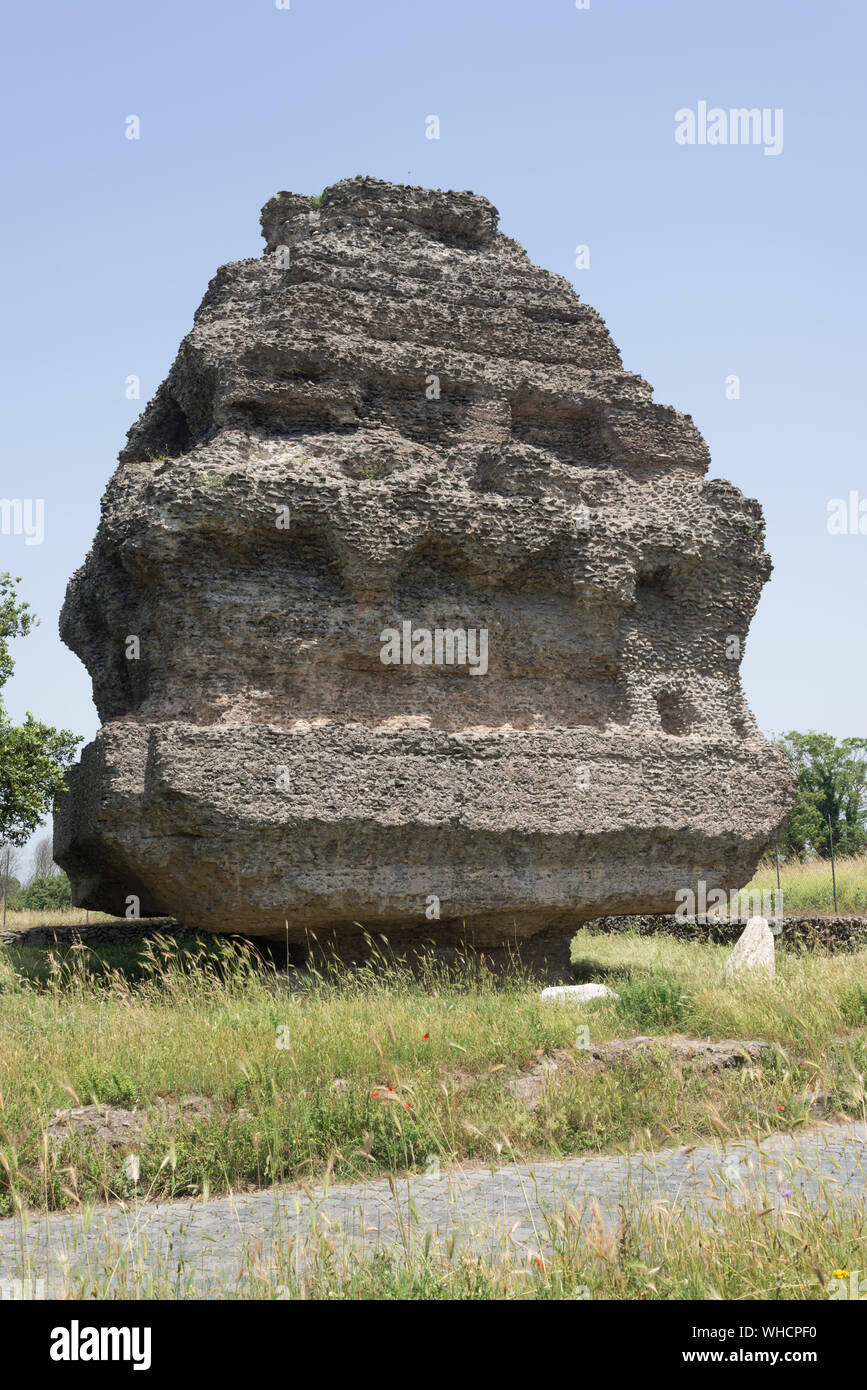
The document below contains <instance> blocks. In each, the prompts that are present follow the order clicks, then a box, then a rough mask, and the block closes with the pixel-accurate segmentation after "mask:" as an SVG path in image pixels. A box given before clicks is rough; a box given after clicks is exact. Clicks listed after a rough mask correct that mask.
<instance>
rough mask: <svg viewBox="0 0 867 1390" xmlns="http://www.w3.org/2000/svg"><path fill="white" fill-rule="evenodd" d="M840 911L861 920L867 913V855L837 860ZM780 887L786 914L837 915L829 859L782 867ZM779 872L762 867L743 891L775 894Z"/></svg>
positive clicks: (774, 868)
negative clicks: (763, 891)
mask: <svg viewBox="0 0 867 1390" xmlns="http://www.w3.org/2000/svg"><path fill="white" fill-rule="evenodd" d="M836 871H837V907H838V910H839V911H840V912H841V913H844V914H846V913H851V914H852V915H855V916H858V915H860V914H862V913H867V855H863V854H862V855H856V856H853V857H852V858H851V859H838V860H837V864H836ZM780 884H781V887H782V890H783V908H784V911H786V912H816V913H825V912H833V911H834V891H833V886H832V882H831V861H830V859H810V860H807V861H806V862H805V863H803V864H799V863H793V864H783V865H781V872H780ZM776 886H777V870H776V865H775V864H774V862H773V861H771V862H770V863H768V864H762V865H760V867H759V870H758V871H757V873H756V874H755V875H754V877H753V879H752V880H751V882H750V883H748V884H747V885H746V887H745V888H743V889H742V890H741V891H742V893H744V894H748V893H749V892H751V891H755V890H757V889H758V890H763V889H765V890H768V891H771V890H774V889H776Z"/></svg>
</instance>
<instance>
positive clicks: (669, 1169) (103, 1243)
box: [0, 1124, 867, 1298]
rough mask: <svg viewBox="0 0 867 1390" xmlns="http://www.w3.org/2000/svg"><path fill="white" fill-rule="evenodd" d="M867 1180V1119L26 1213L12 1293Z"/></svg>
mask: <svg viewBox="0 0 867 1390" xmlns="http://www.w3.org/2000/svg"><path fill="white" fill-rule="evenodd" d="M865 1179H867V1125H865V1124H834V1125H831V1124H825V1125H822V1126H821V1127H820V1128H819V1129H816V1130H812V1131H809V1132H803V1131H802V1132H800V1133H799V1134H798V1135H785V1134H780V1135H774V1136H771V1137H770V1138H768V1139H766V1140H764V1141H763V1142H762V1143H761V1145H758V1144H757V1143H754V1142H747V1141H745V1142H738V1143H734V1144H729V1145H727V1146H726V1147H725V1148H723V1147H720V1146H717V1145H711V1144H709V1145H701V1146H694V1147H690V1148H679V1149H671V1150H662V1151H657V1152H656V1153H645V1154H640V1153H633V1154H629V1155H621V1154H613V1155H611V1154H609V1155H602V1156H589V1157H582V1158H573V1159H568V1160H565V1161H562V1162H549V1161H546V1162H540V1163H536V1164H532V1165H510V1166H503V1167H501V1168H497V1169H495V1170H491V1169H490V1168H463V1169H453V1170H450V1171H444V1172H442V1173H441V1174H439V1175H437V1174H436V1173H435V1172H434V1173H431V1174H426V1173H421V1174H416V1175H414V1176H412V1177H411V1178H410V1179H406V1178H404V1179H401V1180H399V1181H396V1182H394V1183H392V1182H391V1181H390V1180H389V1179H388V1178H378V1179H376V1180H374V1181H371V1182H368V1183H355V1184H340V1183H334V1184H332V1185H331V1186H330V1187H329V1188H328V1190H327V1191H325V1190H324V1189H323V1188H321V1187H320V1188H316V1189H310V1188H302V1187H291V1188H280V1189H270V1190H268V1191H262V1192H252V1193H242V1194H239V1195H237V1196H230V1197H218V1198H212V1199H210V1200H208V1201H207V1202H203V1201H202V1200H201V1199H197V1200H195V1201H193V1200H190V1201H182V1202H171V1203H159V1204H154V1203H141V1204H138V1205H137V1206H131V1207H126V1208H124V1207H119V1206H118V1207H111V1208H101V1209H97V1210H95V1211H92V1212H91V1213H90V1214H85V1215H82V1214H81V1213H78V1214H76V1215H63V1214H54V1215H49V1216H30V1217H29V1219H26V1220H24V1221H22V1220H21V1219H20V1218H13V1219H9V1220H5V1221H0V1296H2V1297H6V1298H8V1297H10V1296H15V1295H14V1289H15V1287H16V1286H15V1285H14V1281H15V1280H16V1279H18V1280H21V1279H26V1280H28V1281H29V1282H28V1283H27V1284H25V1285H24V1289H25V1290H26V1292H25V1294H24V1296H31V1297H33V1296H36V1297H57V1296H60V1295H62V1294H63V1293H71V1294H73V1295H75V1294H79V1293H81V1292H87V1290H88V1288H93V1287H98V1286H100V1285H102V1286H104V1285H105V1283H106V1281H109V1282H111V1283H112V1284H113V1285H114V1286H115V1287H116V1288H117V1289H118V1290H119V1291H128V1292H129V1293H130V1294H132V1293H133V1291H134V1293H135V1296H146V1294H147V1292H148V1289H149V1288H155V1287H156V1286H155V1285H154V1284H153V1283H152V1281H153V1280H154V1279H156V1281H157V1283H158V1284H160V1287H162V1288H163V1289H165V1286H166V1281H167V1280H170V1281H171V1284H172V1287H173V1288H174V1289H175V1291H177V1292H179V1291H182V1290H189V1291H194V1292H195V1293H197V1294H198V1295H199V1296H208V1295H209V1294H210V1295H212V1296H219V1294H220V1293H221V1292H222V1293H224V1294H231V1293H233V1292H237V1291H239V1290H240V1289H241V1288H242V1287H244V1285H245V1282H246V1280H247V1279H248V1278H249V1275H250V1270H251V1269H254V1270H255V1271H256V1275H257V1278H259V1279H264V1280H265V1281H268V1282H276V1283H279V1281H280V1273H279V1269H280V1267H281V1265H282V1268H283V1270H284V1271H285V1269H286V1261H287V1258H291V1259H292V1260H293V1261H295V1263H296V1265H297V1262H298V1261H299V1260H300V1259H304V1258H308V1257H309V1254H310V1252H311V1251H312V1250H314V1249H315V1248H316V1247H317V1245H318V1244H319V1241H320V1240H322V1239H325V1240H327V1241H328V1242H329V1243H330V1244H331V1245H332V1246H333V1248H334V1249H335V1250H337V1251H338V1252H339V1251H340V1249H342V1250H343V1251H344V1252H347V1251H349V1252H352V1253H354V1254H370V1253H371V1251H372V1250H374V1249H376V1248H377V1247H392V1248H395V1247H401V1248H402V1247H405V1246H406V1245H407V1244H408V1243H410V1242H411V1243H412V1245H413V1246H419V1247H420V1246H421V1245H422V1243H423V1241H424V1240H425V1238H426V1237H428V1236H429V1237H430V1239H431V1240H432V1241H433V1242H434V1243H436V1244H438V1245H439V1246H440V1247H441V1248H445V1247H446V1246H447V1245H448V1244H449V1243H451V1242H465V1243H466V1244H467V1245H468V1246H469V1247H470V1248H471V1249H472V1250H473V1251H474V1252H476V1253H479V1254H487V1255H490V1256H491V1257H494V1258H497V1259H503V1258H509V1259H512V1260H514V1259H525V1260H526V1259H527V1258H528V1256H531V1255H532V1254H534V1253H536V1252H539V1253H544V1252H545V1251H546V1250H547V1249H548V1248H550V1238H549V1235H548V1230H549V1226H548V1218H549V1216H550V1215H551V1214H552V1213H554V1212H556V1211H557V1210H558V1209H559V1210H562V1209H563V1207H564V1206H565V1204H566V1203H569V1204H571V1206H572V1207H573V1208H574V1209H575V1210H576V1211H577V1212H578V1214H579V1215H580V1216H581V1217H583V1218H584V1219H590V1218H591V1216H592V1214H593V1211H594V1208H595V1207H596V1205H597V1204H598V1210H599V1215H600V1216H601V1218H602V1220H603V1222H604V1223H605V1224H606V1225H608V1226H611V1225H613V1224H616V1222H617V1220H618V1219H619V1210H618V1209H619V1207H620V1204H621V1203H622V1202H624V1201H625V1200H627V1198H628V1197H630V1196H634V1197H635V1198H637V1199H639V1200H642V1201H654V1202H657V1203H661V1204H663V1205H665V1206H667V1207H669V1208H671V1209H672V1210H675V1211H687V1210H688V1211H690V1212H691V1213H694V1214H695V1215H696V1216H697V1217H698V1218H699V1219H702V1220H709V1219H711V1214H712V1212H713V1211H715V1210H716V1211H718V1210H719V1209H720V1204H721V1199H722V1198H725V1196H726V1195H728V1196H729V1198H730V1199H731V1200H732V1201H734V1202H736V1203H737V1202H743V1201H750V1200H759V1201H771V1202H772V1203H774V1204H781V1205H784V1204H786V1203H787V1202H788V1201H790V1200H797V1194H798V1193H799V1192H800V1193H802V1194H804V1195H805V1196H806V1197H808V1198H809V1199H811V1200H812V1201H814V1202H817V1203H819V1204H820V1205H825V1204H830V1203H833V1204H836V1203H838V1202H841V1201H851V1202H854V1203H863V1202H864V1198H865ZM790 1194H792V1197H790ZM289 1250H291V1251H292V1254H291V1256H287V1251H289ZM305 1251H306V1252H307V1254H306V1255H305V1253H304V1252H305ZM284 1277H285V1274H284ZM17 1288H18V1293H17V1296H19V1297H20V1296H22V1289H21V1286H17ZM164 1296H165V1295H164Z"/></svg>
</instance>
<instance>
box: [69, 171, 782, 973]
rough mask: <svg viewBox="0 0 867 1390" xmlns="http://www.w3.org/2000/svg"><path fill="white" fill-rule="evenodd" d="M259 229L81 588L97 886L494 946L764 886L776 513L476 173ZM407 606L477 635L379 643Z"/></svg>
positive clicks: (217, 292)
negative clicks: (767, 596)
mask: <svg viewBox="0 0 867 1390" xmlns="http://www.w3.org/2000/svg"><path fill="white" fill-rule="evenodd" d="M262 226H263V231H264V235H265V239H266V250H265V253H264V254H263V256H261V257H260V258H258V259H250V260H244V261H240V262H237V263H234V264H231V265H227V266H223V267H222V268H221V269H220V270H219V271H218V273H217V275H216V276H215V277H214V279H213V280H212V281H211V284H210V285H209V287H208V290H207V293H206V295H205V298H204V300H203V302H202V305H201V306H200V308H199V310H198V312H197V314H196V317H195V323H194V326H193V328H192V330H191V331H190V333H189V334H188V335H187V337H186V338H185V339H184V341H183V343H182V344H181V348H180V351H179V353H178V356H177V359H176V361H175V363H174V365H173V367H172V369H171V371H170V372H169V375H168V377H167V379H166V381H165V383H164V384H163V385H162V386H161V387H160V388H159V390H158V392H157V394H156V396H155V397H154V399H153V400H152V401H151V402H150V404H149V405H148V407H147V409H146V410H145V411H144V413H143V415H142V416H141V418H140V420H139V421H138V422H137V424H136V425H135V426H134V427H133V429H132V430H131V431H130V435H129V440H128V443H127V445H126V447H125V448H124V450H123V451H122V453H121V455H120V466H119V467H118V469H117V471H116V473H115V475H114V477H113V478H112V480H111V482H110V484H109V486H108V490H107V492H106V496H105V499H104V503H103V512H102V520H101V522H100V526H99V530H98V533H97V537H96V540H95V543H94V547H93V550H92V552H91V553H90V555H89V556H88V558H87V561H86V563H85V564H84V566H83V568H82V569H80V570H79V571H78V573H77V574H76V575H75V577H74V578H73V580H72V581H71V584H70V586H69V592H68V596H67V601H66V605H65V608H64V612H63V616H62V621H61V631H62V635H63V637H64V640H65V641H66V642H67V643H68V644H69V645H70V646H71V647H72V649H73V650H74V651H76V652H77V653H78V654H79V655H80V657H81V658H82V660H83V661H84V662H85V664H86V665H87V667H88V670H89V671H90V673H91V675H92V677H93V687H94V697H95V700H96V702H97V706H98V709H99V712H100V716H101V718H102V720H103V727H102V729H101V730H100V733H99V734H98V736H97V738H96V739H95V740H94V742H93V743H92V744H90V745H89V747H88V748H87V749H85V751H84V753H83V756H82V760H81V764H80V767H79V768H78V770H77V771H76V772H75V774H74V776H73V779H72V786H71V793H70V795H69V797H68V798H67V799H66V801H65V803H64V805H63V807H62V808H61V811H60V813H59V815H58V817H57V819H56V850H55V856H56V858H57V860H58V862H59V863H61V864H62V865H63V867H64V868H65V869H66V870H67V871H68V873H69V875H70V877H71V879H72V882H73V892H74V900H75V901H76V902H77V903H80V904H83V905H89V906H91V907H94V908H97V907H98V908H103V909H106V910H109V911H121V912H122V911H124V909H125V907H126V905H127V901H128V898H129V897H130V896H134V897H136V898H137V899H138V900H139V906H140V910H141V912H142V913H143V914H144V913H151V914H160V913H171V914H172V915H174V916H175V917H177V918H179V919H180V920H182V921H183V922H185V923H187V924H188V925H191V926H196V927H203V928H206V929H208V930H211V931H240V932H246V933H251V934H261V935H270V936H274V937H283V936H284V935H285V937H286V938H287V939H288V940H290V941H295V942H302V941H303V940H304V939H305V934H306V933H307V932H309V931H314V932H316V933H317V935H318V937H319V939H320V941H326V942H327V941H332V940H334V941H337V942H338V943H342V942H343V941H344V940H349V938H352V940H353V941H356V942H358V941H360V940H361V935H360V930H359V928H358V927H357V926H356V925H354V924H358V923H361V924H363V925H364V927H367V928H370V929H374V930H376V931H387V932H390V933H392V934H393V933H394V932H395V931H398V932H401V933H403V934H404V936H405V937H406V938H407V939H413V938H414V937H415V936H419V935H420V936H424V937H427V938H430V937H435V938H436V939H438V940H446V941H448V940H451V939H452V937H454V936H455V934H460V935H467V936H469V938H470V939H471V940H473V941H474V942H475V943H477V944H479V945H494V946H502V945H503V943H505V942H508V941H515V940H518V941H521V940H524V939H526V938H528V937H531V936H534V935H536V934H540V933H542V932H543V931H544V932H545V933H546V934H547V936H548V937H549V938H550V939H551V940H552V941H553V939H554V938H555V937H556V936H557V935H558V934H559V935H560V936H561V937H563V938H564V939H565V937H566V935H567V934H568V933H569V932H571V931H573V930H574V928H575V927H576V926H577V925H579V924H580V923H581V922H582V921H584V920H586V919H588V918H594V917H598V916H600V915H607V914H611V913H619V914H622V913H627V912H670V911H672V910H673V908H674V906H675V893H676V891H677V890H678V889H679V888H683V887H687V886H690V885H695V883H696V882H697V881H698V880H700V879H701V880H704V881H705V882H706V884H707V885H708V888H713V887H723V888H725V889H730V888H732V887H738V886H740V885H741V884H743V883H744V882H746V881H747V880H748V878H749V877H750V874H751V872H752V870H753V868H754V866H755V863H756V861H757V859H758V856H759V854H760V852H761V850H762V848H763V846H764V845H765V844H766V843H767V842H768V840H769V839H771V838H772V837H773V835H774V834H775V833H776V830H777V827H778V826H779V825H780V824H781V822H782V821H783V819H784V818H785V815H786V812H787V810H788V806H789V803H790V798H791V794H792V793H791V785H790V779H789V776H788V773H787V771H786V769H785V766H784V763H783V760H782V757H781V755H779V754H778V753H777V752H776V751H775V750H773V749H772V748H771V747H770V746H769V745H768V744H767V743H766V742H765V741H764V739H763V738H762V737H761V736H760V734H759V732H758V730H757V728H756V725H755V723H754V720H753V718H752V716H751V714H750V711H749V709H748V707H747V705H746V703H745V700H744V696H743V693H742V690H741V686H740V680H739V675H738V659H737V657H738V654H739V651H740V647H739V645H738V644H739V643H741V644H742V642H743V639H744V638H745V636H746V632H747V628H748V626H749V622H750V619H751V617H752V614H753V611H754V609H755V605H756V603H757V600H758V597H759V593H760V590H761V587H762V584H763V583H764V581H765V580H766V579H767V577H768V575H769V573H770V568H771V567H770V561H769V559H768V556H767V555H766V553H765V551H764V547H763V544H762V535H763V531H762V516H761V510H760V508H759V506H758V504H757V503H756V502H754V501H751V500H749V499H747V498H745V497H744V496H743V495H742V494H741V493H740V492H738V491H737V489H736V488H734V487H733V486H732V485H731V484H729V483H726V482H723V481H720V480H712V481H708V480H706V478H705V473H706V470H707V465H708V452H707V448H706V446H705V443H704V441H703V439H702V438H701V436H700V434H699V432H698V430H697V429H696V427H695V425H694V424H693V423H692V420H691V418H690V417H689V416H686V415H683V414H680V413H679V412H678V411H676V410H673V409H672V408H671V407H669V406H665V405H658V404H656V403H655V402H654V401H653V399H652V391H651V387H650V386H649V385H648V384H647V382H645V381H644V380H642V378H640V377H638V376H636V375H634V374H632V373H630V372H626V371H624V370H623V367H622V364H621V360H620V355H619V353H618V351H617V348H616V347H615V345H614V343H613V342H612V340H611V337H610V335H609V334H608V331H607V329H606V327H605V324H604V323H603V321H602V319H601V318H600V317H599V315H598V314H597V313H596V311H595V310H593V309H591V308H589V307H588V306H586V305H583V304H581V303H580V302H579V300H578V297H577V295H576V293H575V291H574V289H573V288H572V286H571V285H570V284H569V283H568V282H567V281H566V280H565V279H563V278H562V277H561V276H558V275H554V274H551V273H550V272H548V271H545V270H541V269H539V268H537V267H536V266H534V265H533V264H532V263H531V262H530V261H529V259H528V257H527V255H526V253H525V252H524V251H523V249H522V248H521V247H520V246H519V245H518V244H517V242H515V241H513V240H510V239H509V238H508V237H506V236H504V235H502V234H501V233H500V232H499V231H498V230H497V213H496V210H495V209H494V208H493V207H492V206H491V204H490V203H488V202H487V200H486V199H484V198H482V197H478V196H476V195H474V194H472V193H444V192H438V191H432V190H428V189H421V188H408V187H400V186H396V185H392V184H387V183H381V182H379V181H377V180H375V179H352V180H346V181H343V182H341V183H338V184H335V185H334V186H333V187H331V188H329V189H326V191H325V193H324V195H323V197H322V199H321V202H320V201H319V200H317V201H315V202H314V200H312V199H310V198H306V197H301V196H299V195H294V194H289V193H279V194H277V195H276V196H275V197H274V198H272V199H271V201H270V202H269V203H268V204H267V205H266V207H265V209H264V210H263V214H262ZM404 624H409V630H410V632H415V633H418V632H419V631H420V630H421V631H422V633H423V632H425V631H426V632H430V633H431V634H432V637H431V644H432V653H433V655H434V656H436V654H437V652H436V646H435V642H434V636H433V634H435V631H436V630H437V629H439V630H440V631H441V632H445V631H450V632H452V633H454V632H455V631H456V630H461V631H464V632H468V633H471V634H472V633H475V634H476V641H477V643H478V645H477V647H476V649H475V651H476V656H477V657H478V658H479V660H477V661H476V663H475V665H471V664H469V663H468V662H467V663H464V664H459V663H452V664H447V663H445V661H443V663H442V664H436V663H435V662H434V663H431V664H415V663H413V662H412V661H410V663H409V664H403V663H401V664H396V665H385V664H383V662H382V660H381V659H380V657H381V652H382V651H383V642H382V634H383V632H384V631H385V630H387V629H394V630H395V631H397V632H399V633H401V634H402V633H403V631H404V626H403V625H404ZM482 632H484V633H485V634H486V642H487V649H486V658H485V662H484V665H485V666H486V669H485V670H484V672H483V671H482V664H483V663H482V661H481V641H482V639H481V635H480V634H481V633H482ZM131 638H135V639H137V642H138V648H137V651H138V654H137V655H136V654H135V652H136V644H135V643H133V644H132V647H131V645H130V639H131ZM735 639H736V640H735ZM408 650H409V655H410V657H411V656H412V647H410V648H409V649H408ZM415 650H416V655H417V657H419V658H420V659H423V658H424V657H425V655H426V654H427V653H426V649H425V641H424V637H423V635H422V637H421V639H419V640H418V645H417V646H416V649H415ZM453 650H454V651H455V652H456V654H457V656H458V657H459V656H460V655H461V652H460V645H459V643H456V644H455V647H454V649H453ZM131 651H132V653H133V654H132V656H131V655H130V652H131ZM447 654H448V648H447V646H443V648H442V652H441V655H443V656H444V657H445V656H446V655H447ZM436 913H439V916H438V917H437V916H436ZM464 924H465V925H464ZM353 934H354V935H353ZM537 944H538V943H537ZM350 945H351V942H350ZM352 949H354V947H352ZM540 949H541V947H540ZM551 951H552V952H554V947H553V946H552V947H551Z"/></svg>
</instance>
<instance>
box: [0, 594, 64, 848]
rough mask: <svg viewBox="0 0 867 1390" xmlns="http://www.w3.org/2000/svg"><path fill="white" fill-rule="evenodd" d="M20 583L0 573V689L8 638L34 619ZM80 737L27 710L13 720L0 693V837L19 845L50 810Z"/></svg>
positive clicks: (8, 664)
mask: <svg viewBox="0 0 867 1390" xmlns="http://www.w3.org/2000/svg"><path fill="white" fill-rule="evenodd" d="M20 582H21V581H20V579H13V578H12V576H11V575H10V574H0V691H2V689H3V686H4V685H5V684H6V682H7V681H8V679H9V677H10V676H11V675H12V672H13V670H14V665H13V662H12V657H11V656H10V654H9V643H10V641H11V640H12V638H13V637H24V636H26V635H27V633H28V632H30V630H31V628H33V627H34V626H35V624H36V618H35V617H34V615H33V613H32V612H31V610H30V606H29V605H28V604H27V603H24V602H22V601H20V600H19V599H18V595H17V593H16V589H15V586H16V584H20ZM80 742H81V739H80V738H79V737H78V736H77V735H76V734H73V733H72V732H71V731H70V730H69V729H52V728H51V727H50V726H49V725H48V724H42V723H40V722H39V720H37V719H34V718H33V715H32V714H29V713H28V714H27V715H25V717H24V723H23V724H18V725H15V724H13V723H12V722H11V720H10V719H9V717H8V716H7V714H6V711H5V709H4V708H3V702H2V697H0V840H3V841H5V842H6V843H7V844H11V845H23V844H24V843H25V842H26V841H27V840H28V839H29V838H30V836H31V835H32V834H33V831H34V830H35V829H36V827H37V826H38V825H39V824H40V823H41V822H42V821H43V820H44V819H45V816H46V815H47V814H48V812H50V811H52V810H53V809H54V804H55V802H56V800H57V798H58V797H59V796H60V795H61V793H62V792H65V791H66V781H65V774H66V772H67V771H68V769H69V767H70V765H71V763H72V761H73V759H74V757H75V750H76V747H77V745H78V744H79V743H80Z"/></svg>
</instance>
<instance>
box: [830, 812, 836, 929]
mask: <svg viewBox="0 0 867 1390" xmlns="http://www.w3.org/2000/svg"><path fill="white" fill-rule="evenodd" d="M828 839H829V840H830V841H831V882H832V883H833V885H834V916H835V917H836V915H837V870H836V868H835V867H834V834H833V831H832V830H831V817H830V816H829V817H828Z"/></svg>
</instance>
